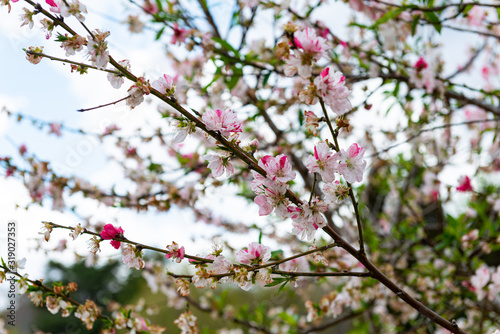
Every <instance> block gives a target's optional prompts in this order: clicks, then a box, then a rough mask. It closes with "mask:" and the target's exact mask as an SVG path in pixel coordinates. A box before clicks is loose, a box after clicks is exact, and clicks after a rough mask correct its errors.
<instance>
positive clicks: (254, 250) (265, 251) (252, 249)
mask: <svg viewBox="0 0 500 334" xmlns="http://www.w3.org/2000/svg"><path fill="white" fill-rule="evenodd" d="M270 258H271V249H270V248H269V247H266V246H264V245H261V244H259V243H258V242H252V243H251V244H250V245H248V248H244V249H242V250H240V251H238V252H237V253H236V260H237V261H238V262H239V263H242V264H247V265H254V264H256V265H260V264H263V263H265V262H266V261H267V260H269V259H270Z"/></svg>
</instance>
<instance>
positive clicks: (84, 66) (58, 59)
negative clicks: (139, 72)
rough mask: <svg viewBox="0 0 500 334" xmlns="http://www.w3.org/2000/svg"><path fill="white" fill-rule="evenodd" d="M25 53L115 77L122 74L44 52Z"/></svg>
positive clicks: (28, 51) (27, 51)
mask: <svg viewBox="0 0 500 334" xmlns="http://www.w3.org/2000/svg"><path fill="white" fill-rule="evenodd" d="M23 51H25V52H26V53H27V54H30V55H34V56H40V57H45V58H48V59H50V60H54V61H58V62H61V63H69V64H73V65H77V66H81V67H82V68H91V69H94V70H98V71H103V72H108V73H113V74H115V75H120V72H117V71H113V70H109V69H106V68H98V67H96V66H93V65H88V64H84V63H80V62H77V61H73V60H69V59H63V58H58V57H54V56H50V55H48V54H46V53H43V52H35V51H31V50H26V49H23Z"/></svg>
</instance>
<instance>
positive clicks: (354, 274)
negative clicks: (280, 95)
mask: <svg viewBox="0 0 500 334" xmlns="http://www.w3.org/2000/svg"><path fill="white" fill-rule="evenodd" d="M272 273H273V274H280V275H287V276H305V277H330V276H333V277H342V276H348V277H372V274H371V273H369V272H355V271H347V270H344V271H341V272H332V273H330V272H326V273H325V272H303V271H283V270H274V269H273V271H272Z"/></svg>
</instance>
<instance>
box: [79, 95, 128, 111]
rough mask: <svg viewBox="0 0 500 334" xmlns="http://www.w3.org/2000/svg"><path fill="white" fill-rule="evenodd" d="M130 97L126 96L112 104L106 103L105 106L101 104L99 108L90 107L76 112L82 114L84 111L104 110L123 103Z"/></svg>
mask: <svg viewBox="0 0 500 334" xmlns="http://www.w3.org/2000/svg"><path fill="white" fill-rule="evenodd" d="M129 97H130V95H127V96H125V97H123V98H121V99H118V100H116V101H114V102H110V103H106V104H101V105H100V106H97V107H92V108H87V109H78V110H77V111H78V112H84V111H89V110H95V109H99V108H104V107H109V106H112V105H113V104H117V103H119V102H121V101H125V100H126V99H128V98H129Z"/></svg>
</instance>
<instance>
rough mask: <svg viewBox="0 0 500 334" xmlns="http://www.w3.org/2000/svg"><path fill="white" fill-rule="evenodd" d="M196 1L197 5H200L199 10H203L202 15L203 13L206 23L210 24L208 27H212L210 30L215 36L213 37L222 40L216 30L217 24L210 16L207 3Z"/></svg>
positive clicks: (217, 29) (204, 0) (200, 0)
mask: <svg viewBox="0 0 500 334" xmlns="http://www.w3.org/2000/svg"><path fill="white" fill-rule="evenodd" d="M197 1H198V4H199V5H200V7H201V9H202V10H203V13H205V17H206V19H207V21H208V23H210V25H211V26H212V30H213V32H214V34H215V37H217V38H222V36H221V35H220V33H219V28H217V24H216V23H215V21H214V18H213V16H212V14H211V13H210V10H209V9H208V6H207V1H206V0H197Z"/></svg>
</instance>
